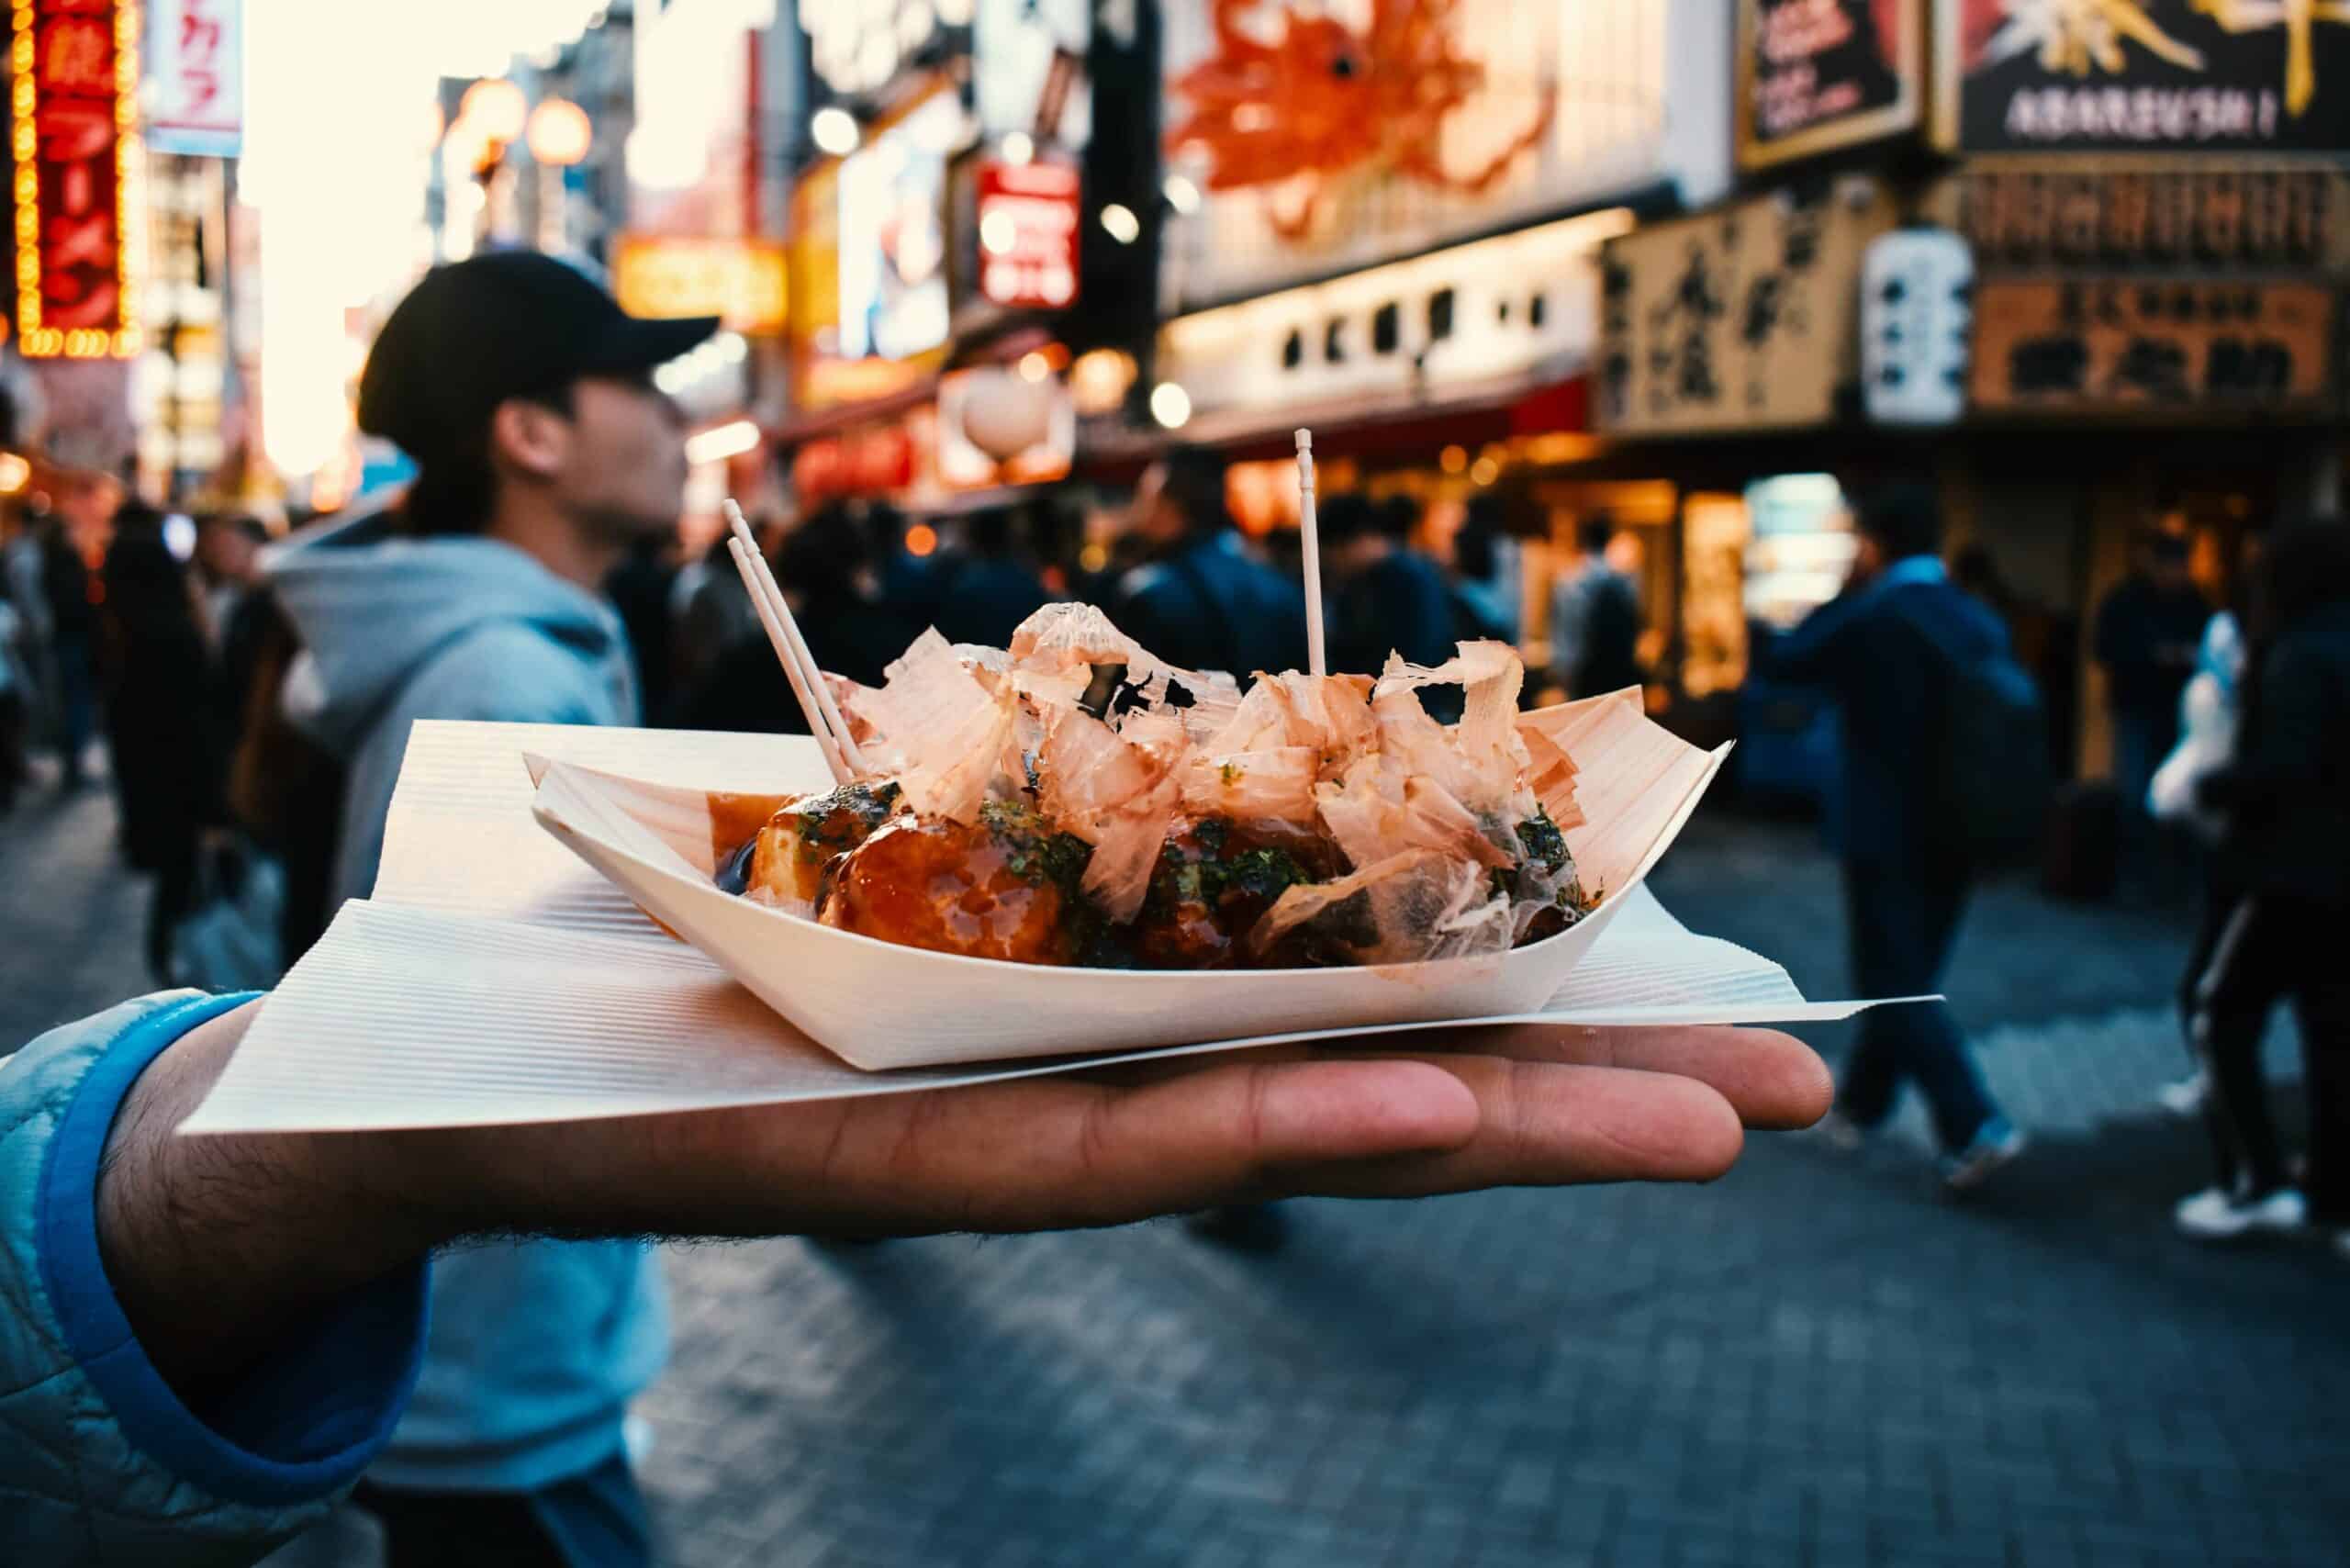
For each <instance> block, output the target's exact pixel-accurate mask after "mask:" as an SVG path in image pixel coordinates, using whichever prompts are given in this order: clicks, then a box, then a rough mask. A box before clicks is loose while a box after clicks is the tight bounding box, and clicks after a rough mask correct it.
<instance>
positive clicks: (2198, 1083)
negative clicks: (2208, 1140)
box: [2154, 1069, 2211, 1121]
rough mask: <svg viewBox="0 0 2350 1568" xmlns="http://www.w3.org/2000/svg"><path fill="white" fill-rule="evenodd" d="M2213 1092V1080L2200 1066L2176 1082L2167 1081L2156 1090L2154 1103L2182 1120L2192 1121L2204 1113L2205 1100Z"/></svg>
mask: <svg viewBox="0 0 2350 1568" xmlns="http://www.w3.org/2000/svg"><path fill="white" fill-rule="evenodd" d="M2210 1092H2211V1081H2210V1078H2208V1077H2206V1076H2205V1075H2204V1073H2203V1071H2202V1070H2200V1069H2198V1070H2195V1071H2193V1072H2190V1073H2188V1075H2187V1076H2186V1077H2185V1078H2182V1079H2180V1080H2179V1081H2177V1082H2176V1083H2165V1084H2164V1085H2163V1086H2162V1087H2161V1088H2160V1089H2157V1090H2155V1091H2154V1103H2156V1104H2158V1105H2160V1106H2161V1107H2162V1108H2163V1109H2164V1110H2165V1111H2168V1112H2169V1113H2170V1114H2172V1115H2174V1116H2177V1117H2179V1118H2180V1119H2181V1120H2185V1121H2192V1120H2193V1119H2194V1118H2195V1117H2197V1116H2199V1115H2201V1114H2203V1102H2204V1101H2205V1100H2206V1099H2208V1098H2209V1097H2210Z"/></svg>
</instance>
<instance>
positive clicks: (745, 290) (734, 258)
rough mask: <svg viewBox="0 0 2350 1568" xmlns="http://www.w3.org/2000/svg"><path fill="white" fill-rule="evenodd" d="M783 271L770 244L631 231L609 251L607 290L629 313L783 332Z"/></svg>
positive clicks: (780, 252)
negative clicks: (709, 320)
mask: <svg viewBox="0 0 2350 1568" xmlns="http://www.w3.org/2000/svg"><path fill="white" fill-rule="evenodd" d="M788 274H789V267H788V266H787V265H786V263H785V260H784V247H783V246H782V245H781V244H780V243H779V242H778V241H771V240H720V239H697V238H682V237H677V236H672V235H666V234H632V235H626V236H624V237H622V239H621V242H620V245H619V247H618V248H617V250H616V251H615V252H614V253H613V260H612V293H613V294H614V295H615V296H617V297H619V299H620V302H621V309H623V310H625V311H627V312H628V313H629V314H630V315H632V316H655V317H675V316H717V317H722V318H723V319H724V320H725V322H726V325H727V326H728V327H729V328H731V329H732V330H735V331H737V332H747V333H751V334H753V335H758V334H762V333H772V332H780V331H782V330H783V329H784V323H785V320H786V319H787V318H786V315H785V310H784V306H785V300H786V298H787V297H788V295H789V286H788V285H787V283H786V278H787V276H788Z"/></svg>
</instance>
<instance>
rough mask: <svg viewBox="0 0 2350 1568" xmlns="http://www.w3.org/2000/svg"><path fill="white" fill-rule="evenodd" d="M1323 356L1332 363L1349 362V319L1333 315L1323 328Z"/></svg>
mask: <svg viewBox="0 0 2350 1568" xmlns="http://www.w3.org/2000/svg"><path fill="white" fill-rule="evenodd" d="M1322 357H1323V359H1324V360H1325V361H1326V362H1327V363H1329V364H1346V363H1347V319H1346V318H1345V317H1344V316H1333V317H1331V318H1330V321H1329V324H1328V325H1327V326H1326V327H1324V328H1323V329H1322Z"/></svg>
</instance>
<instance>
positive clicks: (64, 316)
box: [8, 0, 141, 359]
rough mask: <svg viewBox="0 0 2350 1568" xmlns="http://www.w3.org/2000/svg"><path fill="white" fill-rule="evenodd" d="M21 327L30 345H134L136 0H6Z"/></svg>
mask: <svg viewBox="0 0 2350 1568" xmlns="http://www.w3.org/2000/svg"><path fill="white" fill-rule="evenodd" d="M13 10H14V17H13V28H12V32H11V37H10V42H9V53H8V77H9V87H10V94H9V96H10V101H11V104H12V106H13V110H14V118H13V122H12V127H11V131H12V134H11V146H12V148H13V150H14V151H15V154H16V165H17V170H16V196H17V204H16V210H17V346H18V348H20V349H21V350H22V351H23V352H24V353H26V354H28V355H29V356H32V357H35V358H41V357H50V356H55V355H60V354H62V355H64V356H66V357H67V358H70V359H104V358H106V357H107V356H109V355H112V356H114V357H117V358H127V357H129V355H131V354H134V353H138V352H139V297H138V296H139V280H138V272H137V258H136V257H135V255H134V254H133V249H132V246H131V243H130V236H129V232H128V229H129V221H130V219H131V218H132V215H133V213H134V211H135V207H134V204H133V202H132V200H131V196H130V193H131V190H132V187H133V184H134V181H135V178H136V175H137V172H138V168H139V162H140V157H141V149H140V140H139V118H138V116H139V7H138V6H137V5H135V4H132V3H130V0H14V5H13Z"/></svg>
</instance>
